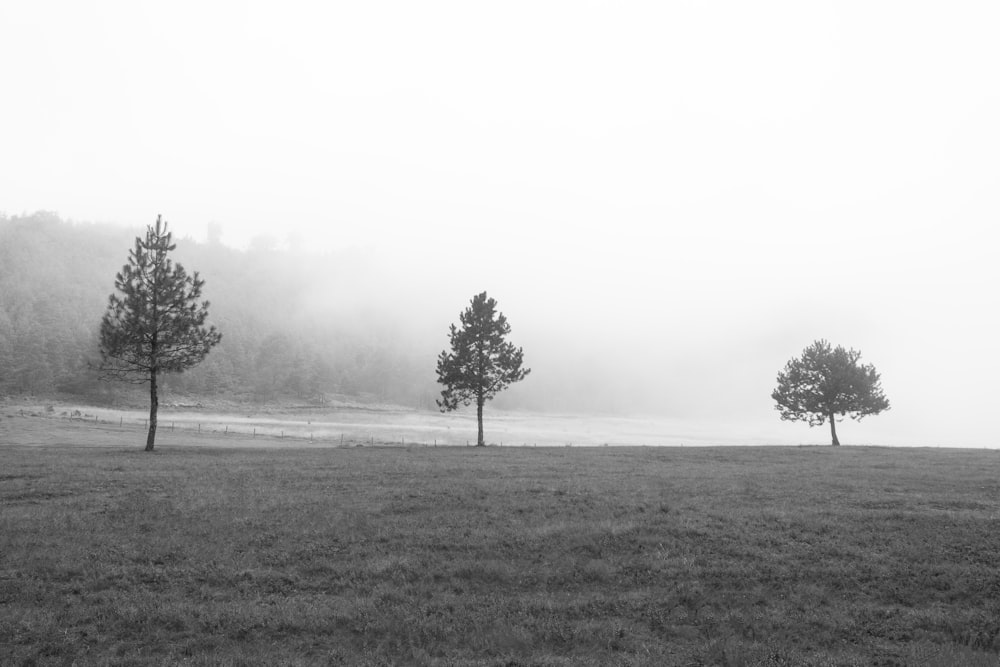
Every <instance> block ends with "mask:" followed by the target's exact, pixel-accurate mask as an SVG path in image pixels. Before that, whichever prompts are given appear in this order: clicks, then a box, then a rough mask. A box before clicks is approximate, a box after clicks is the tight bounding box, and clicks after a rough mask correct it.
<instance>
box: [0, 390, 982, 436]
mask: <svg viewBox="0 0 1000 667" xmlns="http://www.w3.org/2000/svg"><path fill="white" fill-rule="evenodd" d="M3 415H7V416H9V417H13V418H25V419H47V420H62V421H73V422H84V423H87V424H90V425H92V426H95V427H98V428H99V429H102V430H106V431H113V430H116V427H117V430H132V431H134V432H135V433H136V436H135V437H136V439H137V440H141V441H143V442H145V435H144V433H145V431H144V429H145V426H146V419H147V417H148V416H149V409H148V407H143V408H141V409H138V408H132V409H128V408H110V407H98V406H93V405H80V404H73V403H58V402H56V403H51V402H48V403H45V402H40V401H38V400H23V399H22V400H15V399H9V400H7V401H6V402H4V401H0V418H2V417H3ZM15 423H16V421H15ZM877 424H878V422H876V421H874V420H865V422H864V424H863V425H861V424H858V423H856V422H848V423H846V424H845V425H844V426H843V427H842V428H841V429H840V430H841V434H840V435H841V440H842V441H843V442H844V443H845V444H871V438H872V437H876V435H877V437H878V442H879V443H888V444H892V445H897V446H898V445H902V446H911V445H912V442H910V441H908V440H906V439H905V437H903V436H901V435H900V434H898V433H897V434H893V435H891V436H887V435H886V434H885V433H884V432H882V433H881V434H880V435H878V434H879V433H880V432H879V431H878V430H877V429H873V426H875V425H877ZM53 428H57V429H58V428H62V427H60V426H58V425H53ZM485 430H486V442H487V444H495V445H503V446H535V445H537V446H540V447H542V446H547V447H562V446H570V445H572V446H579V445H582V446H600V445H609V446H662V445H666V446H674V447H677V446H683V447H688V446H705V445H727V446H729V445H732V446H745V445H799V444H828V443H829V438H830V436H829V428H828V427H823V428H813V429H810V428H808V427H807V426H805V425H804V424H789V423H787V422H782V421H780V419H778V416H777V413H772V412H771V411H768V412H767V413H766V414H764V415H757V416H756V417H754V418H746V417H745V418H743V419H728V420H718V419H704V418H702V419H694V418H687V419H679V418H670V417H663V416H647V417H636V416H611V415H573V414H564V415H559V414H540V413H531V412H519V411H503V410H494V409H492V406H491V408H490V409H488V410H487V411H486V416H485ZM173 433H176V434H177V435H176V437H178V438H181V439H182V440H183V439H185V438H190V437H192V436H194V437H195V438H196V439H197V440H198V441H199V442H205V443H206V444H207V443H214V445H215V446H228V445H229V444H230V442H235V441H238V442H241V443H243V444H244V445H248V446H264V447H272V446H317V445H318V446H324V447H328V446H331V445H340V444H345V445H350V446H354V445H358V444H362V445H380V444H381V445H385V444H389V445H411V444H423V445H430V446H433V445H435V444H437V445H462V446H464V445H467V444H469V443H472V444H475V442H476V416H475V409H474V408H469V409H465V410H460V411H458V412H452V413H448V414H441V413H440V412H437V411H426V410H414V409H407V408H403V407H400V406H391V405H363V404H357V403H342V404H333V405H324V406H304V405H299V406H287V407H275V406H271V407H266V408H265V407H260V406H249V405H242V404H236V403H234V404H220V405H210V406H193V405H179V404H176V403H170V402H168V401H164V402H162V403H161V404H160V413H159V431H158V432H157V438H158V439H159V438H161V437H167V438H170V437H174V436H172V435H171V434H173ZM199 436H215V437H210V438H205V439H202V438H200V437H199ZM242 436H250V438H249V439H246V440H242V439H241V437H242ZM926 444H928V445H930V446H960V447H961V446H968V443H965V444H964V445H963V441H962V439H961V438H955V439H953V440H952V439H945V440H942V441H938V440H933V439H932V440H929V441H926ZM984 444H985V446H988V447H991V448H992V447H996V446H997V443H995V442H989V443H981V444H979V445H977V446H980V447H981V446H983V445H984Z"/></svg>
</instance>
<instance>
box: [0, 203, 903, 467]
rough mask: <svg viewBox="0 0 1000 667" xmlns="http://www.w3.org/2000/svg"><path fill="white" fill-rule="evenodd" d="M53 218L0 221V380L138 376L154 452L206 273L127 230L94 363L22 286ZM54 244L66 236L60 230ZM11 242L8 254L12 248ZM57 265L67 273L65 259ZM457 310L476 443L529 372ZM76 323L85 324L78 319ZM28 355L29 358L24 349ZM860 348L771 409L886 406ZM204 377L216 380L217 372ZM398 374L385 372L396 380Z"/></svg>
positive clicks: (203, 341) (490, 316) (189, 363)
mask: <svg viewBox="0 0 1000 667" xmlns="http://www.w3.org/2000/svg"><path fill="white" fill-rule="evenodd" d="M60 222H61V221H59V220H58V219H57V218H54V217H53V216H47V215H45V214H36V216H35V219H34V220H28V221H25V220H19V219H14V220H13V221H12V220H9V219H0V262H3V264H0V266H6V267H7V271H6V272H4V273H3V274H0V287H7V283H9V284H10V289H9V290H4V291H3V292H0V294H6V295H7V297H6V298H5V299H4V302H2V305H3V306H4V308H3V309H2V310H0V315H3V316H4V317H3V319H0V382H6V383H8V384H12V385H14V386H18V384H19V383H20V386H21V388H22V390H23V389H24V388H29V389H35V388H36V387H40V388H43V389H44V388H55V387H56V386H57V384H58V385H59V386H60V387H61V388H62V389H64V390H70V391H71V390H72V388H73V387H74V378H77V377H78V376H79V375H80V374H81V373H84V369H85V371H86V372H90V373H93V372H94V371H96V372H97V373H98V374H99V375H100V377H101V378H102V379H108V378H111V379H117V380H125V381H128V382H130V383H135V384H146V385H148V389H149V405H150V418H149V432H148V436H147V443H146V449H147V451H149V450H152V449H153V447H154V441H155V434H156V426H157V411H158V403H159V383H160V381H161V378H162V379H163V380H164V381H166V379H167V378H168V377H179V376H180V374H181V372H182V371H186V370H188V369H190V368H193V367H196V366H198V365H200V364H201V363H202V362H203V361H204V360H205V359H206V357H208V355H209V352H210V351H212V349H213V348H215V347H216V346H218V345H219V343H220V342H221V341H222V334H221V332H220V331H219V330H218V329H217V328H216V326H215V325H207V324H206V320H207V319H208V307H209V302H208V301H202V300H201V296H202V289H203V288H204V285H205V281H204V280H203V279H202V278H200V276H199V274H198V272H194V273H193V274H190V275H189V274H188V273H187V271H186V270H185V269H184V267H183V265H181V264H180V263H179V262H175V261H174V259H173V256H172V255H173V253H174V251H175V250H176V248H177V246H176V244H175V243H174V242H173V238H172V234H171V232H170V231H169V230H168V229H167V225H166V223H165V222H164V221H163V220H162V218H161V217H157V220H156V223H155V225H149V226H148V227H147V229H146V233H145V237H142V236H140V237H136V238H135V243H134V247H133V249H132V250H131V251H130V252H129V256H128V261H127V263H126V264H125V266H124V267H123V268H122V269H121V271H119V272H118V273H117V274H116V277H115V283H114V284H115V291H114V292H113V293H112V294H111V295H110V296H109V298H108V303H107V308H106V310H105V313H104V316H103V318H102V319H101V322H100V328H99V331H98V333H97V342H98V349H99V352H100V362H99V363H98V364H96V366H95V364H93V363H92V362H91V361H90V360H89V354H88V350H87V349H86V347H83V348H81V347H80V345H81V342H80V341H79V340H78V341H72V340H69V337H68V336H66V335H65V333H66V332H65V331H62V330H59V328H58V324H59V323H58V322H57V321H55V319H58V318H55V319H53V318H54V316H55V313H57V312H59V311H61V310H62V309H63V304H60V301H59V299H60V297H61V298H62V299H67V298H69V297H70V296H71V295H70V294H68V293H63V294H61V295H60V294H58V293H55V294H48V295H44V294H43V295H42V297H41V298H39V297H38V295H37V293H36V292H35V291H33V290H32V289H31V288H32V282H31V278H32V277H33V275H32V274H33V271H37V268H38V267H37V266H35V265H33V264H31V263H30V262H29V263H26V262H25V261H24V260H25V257H30V256H31V254H30V251H31V249H32V248H35V249H38V248H44V249H46V250H48V249H49V248H48V247H47V246H45V245H44V244H43V243H40V240H44V239H45V234H46V232H48V233H49V235H50V236H58V234H55V233H54V232H58V231H65V230H64V229H63V230H61V229H60ZM18 232H21V237H20V239H18V238H17V236H18ZM12 240H13V241H18V240H21V241H25V245H24V246H23V247H21V246H15V245H14V244H13V243H11V241H12ZM62 241H63V244H64V245H65V239H64V238H63V239H62ZM32 242H34V244H32ZM15 247H17V248H18V249H19V251H18V252H12V250H11V249H12V248H15ZM71 247H72V246H71ZM24 248H27V249H28V250H27V251H25V250H24ZM5 249H6V250H5ZM74 250H75V251H78V250H79V249H78V248H74ZM43 264H44V263H43ZM11 268H13V270H11ZM47 268H51V267H47ZM63 268H64V270H69V271H72V267H69V268H68V269H67V268H66V267H63ZM19 270H20V271H19ZM12 276H16V277H17V278H19V279H12ZM10 295H14V297H13V298H12V297H10ZM286 295H287V294H286ZM69 310H72V308H69ZM459 318H460V322H461V325H462V326H461V327H460V328H459V327H457V326H456V325H455V324H452V325H451V327H450V334H449V343H450V348H451V349H450V350H447V349H446V350H444V351H442V352H441V353H440V355H439V356H438V364H437V375H438V377H437V381H438V382H439V383H440V384H442V385H444V389H443V390H441V394H440V398H439V399H437V400H436V404H437V406H438V407H439V408H440V409H441V410H442V411H451V410H455V409H457V408H458V407H459V405H470V404H473V403H474V404H475V405H476V412H477V418H478V440H477V443H478V444H479V445H484V444H485V440H484V429H483V408H484V405H485V402H486V401H488V400H491V399H493V398H494V397H495V396H496V395H497V394H498V393H500V392H501V391H503V390H505V389H506V388H507V387H509V386H510V385H511V384H513V383H515V382H519V381H521V380H523V379H524V378H525V377H526V376H527V375H528V374H529V373H530V372H531V371H530V369H528V368H526V367H524V366H523V350H522V349H521V348H516V347H514V346H513V344H511V343H510V342H509V341H507V340H506V336H507V334H509V333H510V325H509V324H508V323H507V320H506V317H505V316H504V315H503V314H502V313H500V312H499V311H498V310H497V304H496V301H495V300H494V299H491V298H489V297H488V296H487V294H486V293H485V292H482V293H480V294H478V295H476V296H474V297H473V299H472V301H471V303H470V306H469V307H468V308H467V309H466V310H464V311H463V312H462V313H460V315H459ZM85 329H86V326H83V327H82V328H81V330H85ZM31 338H34V340H31ZM85 338H86V337H84V339H85ZM74 343H75V345H74ZM83 344H84V346H85V341H84V343H83ZM47 345H48V346H55V349H58V350H62V349H63V348H65V347H69V348H71V349H72V348H74V347H75V349H76V351H77V352H78V353H79V355H78V356H77V357H76V359H75V362H73V361H71V362H69V363H65V359H64V360H63V361H64V363H63V366H61V367H59V373H58V374H57V373H56V372H54V371H53V365H52V364H48V365H47V366H45V367H39V368H34V367H32V365H31V362H32V361H33V360H35V361H39V362H40V361H42V359H43V358H44V357H47V356H50V352H51V351H52V348H49V347H47ZM275 347H277V348H279V349H278V350H277V354H276V355H275V358H276V359H277V358H280V356H279V355H280V354H281V352H282V349H281V348H283V347H285V346H283V345H281V342H280V339H279V342H277V343H276V342H275V341H274V340H273V339H271V340H270V341H268V342H266V343H264V344H262V346H261V351H260V353H259V354H258V362H259V361H260V358H261V356H263V357H264V359H265V360H267V358H268V357H269V356H270V355H271V354H274V353H275V350H274V349H273V348H275ZM18 353H22V354H24V353H28V354H29V356H28V357H27V358H26V360H25V361H21V362H20V364H18V362H16V361H15V359H16V358H17V355H18ZM32 353H33V354H34V356H30V355H31V354H32ZM860 357H861V354H860V352H857V351H855V350H853V349H851V350H846V349H844V348H843V347H841V346H838V347H836V348H833V347H832V346H831V345H830V344H829V343H828V342H827V341H825V340H819V341H816V342H815V343H814V344H813V345H812V346H810V347H808V348H806V349H805V350H804V351H803V354H802V356H801V358H798V359H792V360H790V361H789V362H788V364H787V365H786V367H785V369H784V370H783V371H781V372H780V373H779V374H778V387H777V388H776V389H775V390H774V392H773V393H772V398H773V399H774V400H775V402H776V404H777V405H776V408H777V409H778V411H779V412H780V413H781V418H782V419H784V420H791V421H806V422H808V423H809V425H810V426H816V425H821V424H823V423H825V422H828V423H829V424H830V429H831V436H832V444H834V445H839V444H840V442H839V439H838V437H837V432H836V422H837V421H838V418H839V419H843V418H844V417H845V416H850V417H851V418H854V419H861V418H863V417H865V416H868V415H874V414H879V413H880V412H882V411H884V410H888V409H889V402H888V399H886V397H885V395H884V393H883V392H882V389H881V385H880V378H879V375H878V373H877V372H876V370H875V368H874V366H872V365H870V364H868V365H862V364H860ZM213 358H214V357H213ZM299 359H301V357H300V358H299ZM284 361H285V362H286V363H278V364H276V365H275V366H274V367H273V368H274V370H276V371H277V370H287V371H288V372H289V376H288V377H289V379H292V378H294V381H295V382H296V383H299V384H300V386H301V385H302V383H303V382H307V383H308V382H309V380H313V381H315V382H316V385H314V386H313V387H312V390H313V391H319V390H320V384H321V383H322V380H321V379H320V375H321V374H322V368H323V366H322V361H321V360H314V364H313V365H312V371H309V370H307V369H305V368H297V367H296V364H295V358H294V357H285V359H284ZM260 365H261V364H259V363H258V367H259V366H260ZM317 371H319V374H317ZM213 379H214V381H215V382H216V383H218V381H219V378H218V377H217V376H216V377H215V378H213ZM397 379H398V378H395V377H393V381H394V382H395V381H396V380H397ZM76 381H77V382H79V379H77V380H76ZM0 386H3V385H0ZM76 386H79V385H76ZM306 391H307V392H308V391H309V390H308V389H307V390H306Z"/></svg>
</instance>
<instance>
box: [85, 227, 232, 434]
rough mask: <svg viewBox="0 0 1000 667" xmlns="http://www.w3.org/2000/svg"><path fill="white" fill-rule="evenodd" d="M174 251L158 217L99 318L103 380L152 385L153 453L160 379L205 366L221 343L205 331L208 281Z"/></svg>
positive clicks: (131, 254)
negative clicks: (190, 272)
mask: <svg viewBox="0 0 1000 667" xmlns="http://www.w3.org/2000/svg"><path fill="white" fill-rule="evenodd" d="M175 248H176V245H175V244H174V243H173V242H172V237H171V234H170V232H169V231H168V230H167V224H166V223H165V222H164V221H163V220H162V218H161V217H160V216H157V218H156V226H155V227H154V226H153V225H150V226H149V227H147V229H146V237H145V238H142V237H137V238H136V239H135V247H134V248H133V249H132V250H131V251H130V252H129V260H128V263H127V264H126V265H125V266H124V267H123V268H122V270H121V271H120V272H119V273H118V275H117V276H116V277H115V288H116V290H117V291H118V292H119V293H120V295H119V294H111V296H110V297H109V298H108V309H107V311H106V312H105V313H104V317H103V318H102V320H101V333H100V352H101V371H102V373H103V374H104V375H105V377H110V378H114V379H119V380H126V381H130V382H148V383H149V401H150V408H149V434H148V436H147V439H146V451H150V450H152V449H153V443H154V440H155V438H156V414H157V408H158V394H157V378H158V376H159V374H161V373H171V372H174V373H178V372H181V371H183V370H184V369H186V368H189V367H191V366H194V365H195V364H197V363H199V362H201V361H202V360H203V359H204V358H205V357H206V356H207V355H208V352H209V351H210V350H211V349H212V348H213V347H215V346H216V345H218V344H219V341H220V340H221V339H222V334H220V333H219V332H218V331H217V330H216V328H215V327H214V326H211V327H206V326H205V320H206V319H207V318H208V305H209V304H208V301H200V299H201V290H202V287H204V284H205V281H204V280H202V279H201V278H200V277H199V276H198V273H197V272H195V273H194V274H193V275H191V276H189V275H188V274H187V272H186V271H185V270H184V267H183V266H181V265H180V264H175V263H174V262H173V261H172V260H171V259H170V256H169V255H170V253H171V252H172V251H173V250H174V249H175Z"/></svg>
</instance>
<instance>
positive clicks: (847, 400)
mask: <svg viewBox="0 0 1000 667" xmlns="http://www.w3.org/2000/svg"><path fill="white" fill-rule="evenodd" d="M860 359H861V353H860V352H858V351H857V350H845V349H844V348H843V347H841V346H839V345H838V346H837V347H836V348H831V346H830V343H828V342H826V341H825V340H818V341H816V342H814V343H813V344H812V345H810V346H809V347H807V348H806V349H805V350H803V352H802V357H801V358H799V359H792V360H790V361H789V362H788V363H787V364H786V365H785V369H784V370H783V371H781V372H780V373H778V387H777V388H776V389H775V390H774V391H773V392H772V393H771V398H773V399H774V400H775V401H776V402H777V406H776V409H777V410H778V411H779V412H781V418H782V419H783V420H786V421H805V422H809V425H810V426H821V425H822V424H823V423H824V422H825V421H826V420H829V421H830V435H831V436H832V437H833V444H834V445H839V444H840V440H838V439H837V421H836V418H837V415H840V417H841V418H843V417H844V416H845V415H850V417H851V419H856V420H858V421H860V420H861V419H862V418H863V417H866V416H867V415H877V414H878V413H880V412H882V411H883V410H888V409H889V399H887V398H886V397H885V394H884V393H883V392H882V385H881V381H880V379H879V374H878V373H877V372H876V371H875V367H874V366H872V365H871V364H867V365H859V364H858V361H859V360H860Z"/></svg>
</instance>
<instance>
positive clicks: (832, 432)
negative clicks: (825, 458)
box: [830, 412, 840, 447]
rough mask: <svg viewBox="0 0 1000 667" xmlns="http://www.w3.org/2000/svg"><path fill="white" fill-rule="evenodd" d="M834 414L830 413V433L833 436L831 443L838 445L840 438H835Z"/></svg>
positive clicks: (835, 422) (835, 424)
mask: <svg viewBox="0 0 1000 667" xmlns="http://www.w3.org/2000/svg"><path fill="white" fill-rule="evenodd" d="M834 417H835V415H834V414H833V413H832V412H831V413H830V435H832V436H833V444H834V446H836V447H839V446H840V440H837V420H836V419H835V418H834Z"/></svg>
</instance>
